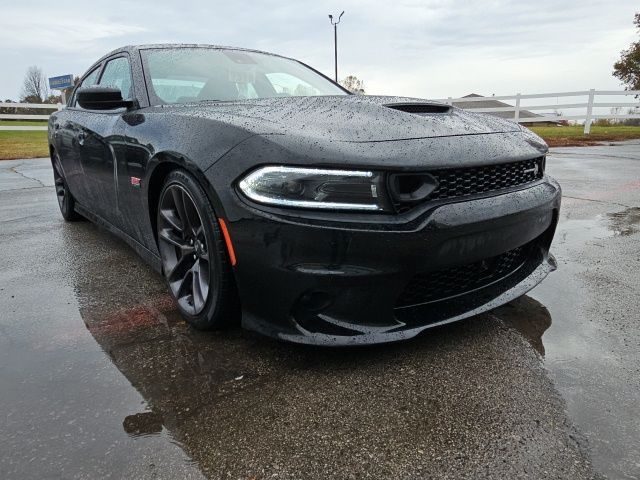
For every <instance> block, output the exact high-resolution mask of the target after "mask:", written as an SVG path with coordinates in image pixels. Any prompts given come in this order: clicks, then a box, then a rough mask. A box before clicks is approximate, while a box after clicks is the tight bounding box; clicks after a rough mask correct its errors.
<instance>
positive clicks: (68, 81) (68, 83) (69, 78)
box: [49, 74, 73, 90]
mask: <svg viewBox="0 0 640 480" xmlns="http://www.w3.org/2000/svg"><path fill="white" fill-rule="evenodd" d="M69 87H73V75H71V74H69V75H60V76H59V77H51V78H49V88H50V89H52V90H64V89H65V88H69Z"/></svg>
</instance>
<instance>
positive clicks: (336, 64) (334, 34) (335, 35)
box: [329, 10, 344, 83]
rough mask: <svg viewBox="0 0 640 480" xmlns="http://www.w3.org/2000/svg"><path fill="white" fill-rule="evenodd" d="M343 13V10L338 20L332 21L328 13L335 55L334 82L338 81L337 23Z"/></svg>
mask: <svg viewBox="0 0 640 480" xmlns="http://www.w3.org/2000/svg"><path fill="white" fill-rule="evenodd" d="M342 15H344V10H343V11H342V13H341V14H340V16H339V17H338V21H337V22H335V23H334V21H333V15H329V21H330V22H331V25H333V51H334V56H335V68H336V83H337V82H338V24H339V23H340V19H341V18H342Z"/></svg>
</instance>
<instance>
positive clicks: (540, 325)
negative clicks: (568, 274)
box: [491, 296, 551, 357]
mask: <svg viewBox="0 0 640 480" xmlns="http://www.w3.org/2000/svg"><path fill="white" fill-rule="evenodd" d="M491 313H492V315H494V316H495V317H497V318H499V319H500V320H502V321H503V322H504V323H505V324H507V325H509V326H511V327H513V328H515V329H516V330H517V331H518V332H520V334H522V336H523V337H524V338H525V339H527V341H528V342H529V343H530V344H531V346H532V347H533V348H535V349H536V351H537V352H538V353H539V354H540V355H541V356H543V357H544V345H543V343H542V335H544V332H545V331H546V330H547V329H548V328H549V327H550V326H551V314H550V313H549V310H547V308H546V307H545V306H544V305H542V304H541V303H540V302H538V301H536V300H534V299H533V298H531V297H527V296H524V297H520V298H518V299H517V300H514V301H513V302H511V303H508V304H507V305H505V306H503V307H500V308H496V309H495V310H493V312H491Z"/></svg>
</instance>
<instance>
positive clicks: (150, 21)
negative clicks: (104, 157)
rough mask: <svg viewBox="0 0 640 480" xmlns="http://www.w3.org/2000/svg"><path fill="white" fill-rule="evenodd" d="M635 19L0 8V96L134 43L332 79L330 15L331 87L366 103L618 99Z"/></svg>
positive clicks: (555, 11) (535, 9) (219, 4)
mask: <svg viewBox="0 0 640 480" xmlns="http://www.w3.org/2000/svg"><path fill="white" fill-rule="evenodd" d="M635 9H637V0H618V1H616V2H615V4H609V5H605V4H603V3H602V2H601V1H596V0H565V1H557V0H537V1H536V2H523V1H521V0H489V1H483V2H474V1H467V0H424V1H419V0H407V1H402V0H400V1H395V2H393V3H390V2H382V1H375V2H372V1H364V0H341V1H340V2H338V1H331V2H325V3H322V4H321V3H320V2H317V1H308V0H297V1H295V2H283V1H281V0H278V1H275V0H262V1H260V2H242V4H239V3H238V2H229V1H224V2H223V1H212V0H181V1H179V2H178V1H173V2H162V1H158V0H154V1H152V0H137V1H136V2H130V1H123V0H111V1H109V2H105V3H92V4H91V5H90V8H84V9H78V8H77V3H76V2H71V1H69V0H59V1H58V2H55V4H53V3H51V2H45V1H42V0H36V1H32V2H29V5H26V3H24V2H23V3H20V2H14V3H12V4H9V5H3V19H4V25H3V28H2V29H1V30H0V45H2V50H1V51H0V62H2V65H3V68H2V74H1V75H0V96H1V97H2V98H6V97H12V98H16V96H17V94H18V92H19V90H20V84H21V82H22V76H23V74H24V71H25V70H26V68H27V67H28V66H29V65H33V64H37V65H40V66H42V67H43V68H44V70H45V72H48V73H49V74H50V75H58V74H63V73H74V74H81V73H82V72H84V71H85V70H86V68H87V67H88V66H89V65H90V64H91V63H92V62H93V61H94V60H95V59H97V58H98V57H100V56H102V55H103V54H104V53H106V52H108V51H110V50H112V49H114V48H117V47H119V46H121V45H126V44H138V43H155V42H189V43H190V42H195V43H213V44H222V45H235V46H242V47H252V48H258V49H263V50H268V51H273V52H276V53H281V54H284V55H288V56H292V57H295V58H299V59H300V60H302V61H304V62H305V63H309V64H311V65H312V66H314V67H316V68H318V69H319V70H321V71H323V72H325V73H326V74H328V75H332V72H333V31H332V29H331V26H330V24H329V20H328V18H327V14H329V13H334V14H339V12H340V11H341V10H345V12H346V13H345V15H344V17H343V18H342V23H341V24H340V26H339V29H338V38H339V59H340V61H339V71H340V75H341V76H346V75H347V74H355V75H357V76H359V77H361V78H362V79H363V80H364V81H365V84H366V86H367V91H368V92H370V93H388V94H399V95H410V96H419V97H431V98H439V97H446V96H449V95H451V96H457V95H462V94H465V93H469V92H471V91H476V92H479V93H485V94H490V93H496V94H500V93H502V94H510V93H515V92H517V91H521V92H523V93H524V92H542V91H546V90H554V91H559V90H574V89H579V90H582V89H588V88H607V89H609V88H610V89H616V88H620V86H619V84H618V82H617V80H616V79H614V78H613V77H612V76H611V69H612V65H613V63H614V61H615V60H616V59H617V57H618V55H619V52H620V50H622V49H623V48H625V47H627V46H628V45H629V43H630V42H631V41H632V40H633V39H634V38H635V37H637V34H636V33H635V32H634V30H633V25H632V18H633V14H634V12H635ZM7 20H8V22H7Z"/></svg>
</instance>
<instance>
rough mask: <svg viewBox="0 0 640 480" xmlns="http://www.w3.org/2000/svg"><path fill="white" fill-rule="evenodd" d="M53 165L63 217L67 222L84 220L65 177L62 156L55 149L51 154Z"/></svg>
mask: <svg viewBox="0 0 640 480" xmlns="http://www.w3.org/2000/svg"><path fill="white" fill-rule="evenodd" d="M51 165H52V166H53V180H54V185H55V187H56V197H57V199H58V206H59V207H60V213H61V214H62V218H64V219H65V220H66V221H67V222H76V221H78V220H82V216H81V215H80V214H79V213H78V212H76V210H75V207H76V199H75V198H74V197H73V195H72V194H71V191H70V190H69V186H68V185H67V181H66V180H65V178H64V172H63V170H62V164H61V163H60V157H58V154H57V153H56V152H55V151H54V152H53V153H52V154H51Z"/></svg>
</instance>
